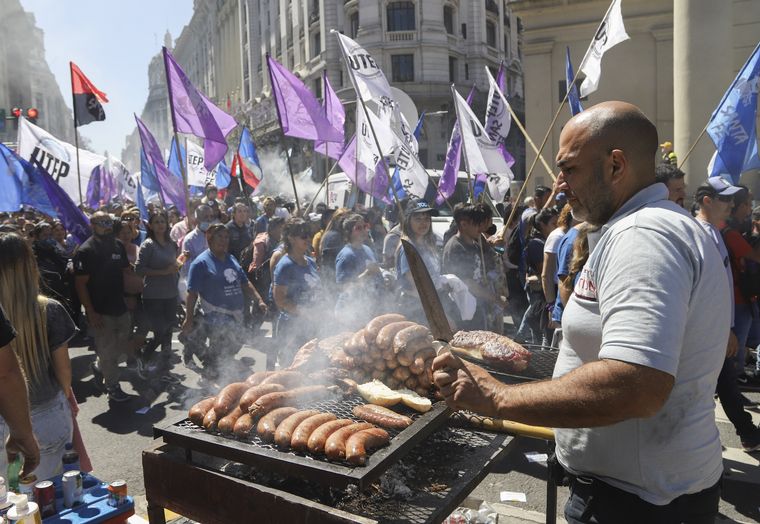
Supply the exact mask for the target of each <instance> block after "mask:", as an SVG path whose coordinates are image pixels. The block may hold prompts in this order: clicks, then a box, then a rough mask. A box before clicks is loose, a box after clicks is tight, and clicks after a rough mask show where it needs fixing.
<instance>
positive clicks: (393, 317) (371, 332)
mask: <svg viewBox="0 0 760 524" xmlns="http://www.w3.org/2000/svg"><path fill="white" fill-rule="evenodd" d="M404 320H406V317H404V315H399V314H398V313H389V314H387V315H380V316H379V317H375V318H373V319H372V320H370V321H369V323H368V324H367V326H366V327H365V328H364V330H365V331H364V340H366V341H367V344H372V343H374V342H375V340H377V334H378V333H379V332H380V330H381V329H383V327H385V326H387V325H388V324H391V323H393V322H402V321H404Z"/></svg>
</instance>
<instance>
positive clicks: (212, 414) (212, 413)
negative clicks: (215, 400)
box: [203, 408, 219, 431]
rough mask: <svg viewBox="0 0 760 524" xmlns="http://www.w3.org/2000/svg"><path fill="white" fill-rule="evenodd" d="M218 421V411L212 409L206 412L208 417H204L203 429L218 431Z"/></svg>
mask: <svg viewBox="0 0 760 524" xmlns="http://www.w3.org/2000/svg"><path fill="white" fill-rule="evenodd" d="M218 421H219V417H217V416H216V410H214V408H211V409H209V410H208V411H207V412H206V416H205V417H203V427H204V428H206V431H216V423H217V422H218Z"/></svg>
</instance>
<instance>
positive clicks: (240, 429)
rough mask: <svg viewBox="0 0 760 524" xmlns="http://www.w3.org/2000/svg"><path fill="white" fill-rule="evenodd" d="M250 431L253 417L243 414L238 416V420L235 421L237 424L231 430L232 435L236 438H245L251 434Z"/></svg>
mask: <svg viewBox="0 0 760 524" xmlns="http://www.w3.org/2000/svg"><path fill="white" fill-rule="evenodd" d="M252 429H253V417H252V416H251V415H249V414H248V413H243V414H242V415H240V418H239V419H237V422H235V426H234V427H233V428H232V433H234V434H235V436H236V437H237V438H245V437H247V436H248V435H249V434H250V433H251V430H252Z"/></svg>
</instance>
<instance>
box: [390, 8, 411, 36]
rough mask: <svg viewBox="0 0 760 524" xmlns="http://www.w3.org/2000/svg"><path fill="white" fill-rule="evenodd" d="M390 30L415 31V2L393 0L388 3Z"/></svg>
mask: <svg viewBox="0 0 760 524" xmlns="http://www.w3.org/2000/svg"><path fill="white" fill-rule="evenodd" d="M387 15H388V31H414V29H415V25H414V3H413V2H391V3H390V4H388V10H387Z"/></svg>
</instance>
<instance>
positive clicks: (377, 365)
mask: <svg viewBox="0 0 760 524" xmlns="http://www.w3.org/2000/svg"><path fill="white" fill-rule="evenodd" d="M372 367H373V368H374V369H376V370H378V371H385V368H386V366H385V360H383V359H382V358H378V359H375V360H374V361H373V362H372Z"/></svg>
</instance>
